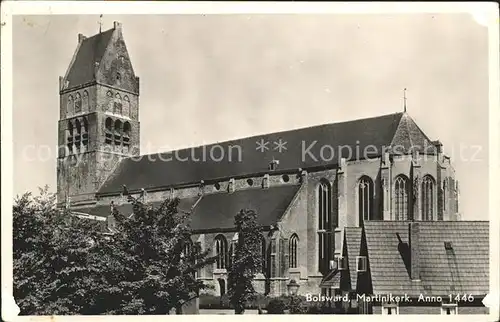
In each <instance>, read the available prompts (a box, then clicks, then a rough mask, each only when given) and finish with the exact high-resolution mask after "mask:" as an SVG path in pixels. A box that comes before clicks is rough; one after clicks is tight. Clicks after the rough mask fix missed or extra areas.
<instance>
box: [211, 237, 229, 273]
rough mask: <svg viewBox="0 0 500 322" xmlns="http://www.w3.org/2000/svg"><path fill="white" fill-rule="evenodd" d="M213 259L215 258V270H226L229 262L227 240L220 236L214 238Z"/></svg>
mask: <svg viewBox="0 0 500 322" xmlns="http://www.w3.org/2000/svg"><path fill="white" fill-rule="evenodd" d="M214 250H215V257H216V262H215V264H216V268H217V269H225V268H227V265H228V262H229V258H228V256H229V253H228V248H227V240H226V238H225V237H224V236H222V235H217V237H215V247H214Z"/></svg>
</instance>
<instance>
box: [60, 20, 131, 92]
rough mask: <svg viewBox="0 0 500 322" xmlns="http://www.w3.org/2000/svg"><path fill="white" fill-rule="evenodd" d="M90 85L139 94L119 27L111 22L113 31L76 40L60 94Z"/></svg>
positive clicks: (119, 25) (81, 36) (79, 37)
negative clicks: (99, 85) (115, 88)
mask: <svg viewBox="0 0 500 322" xmlns="http://www.w3.org/2000/svg"><path fill="white" fill-rule="evenodd" d="M92 82H98V83H100V84H105V85H110V86H113V87H117V88H120V89H123V90H125V91H129V92H132V93H139V81H138V78H137V77H136V76H135V74H134V70H133V68H132V63H131V61H130V56H129V54H128V51H127V47H126V45H125V41H124V39H123V35H122V30H121V24H120V23H117V22H115V24H114V28H113V29H109V30H107V31H104V32H100V33H98V34H96V35H94V36H92V37H89V38H87V37H85V36H83V35H81V34H80V35H79V36H78V47H77V49H76V52H75V55H74V56H73V59H72V61H71V63H70V65H69V67H68V70H67V72H66V75H65V76H64V78H63V83H62V85H61V90H68V89H72V88H75V87H79V86H82V85H84V84H89V83H92Z"/></svg>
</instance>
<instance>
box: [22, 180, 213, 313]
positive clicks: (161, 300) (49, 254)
mask: <svg viewBox="0 0 500 322" xmlns="http://www.w3.org/2000/svg"><path fill="white" fill-rule="evenodd" d="M40 192H41V193H40V196H36V197H33V196H32V195H31V194H29V193H28V194H24V195H23V196H21V197H18V198H17V199H16V200H15V201H14V206H13V228H14V231H13V236H14V240H13V246H14V254H13V255H14V256H13V257H14V263H13V266H14V267H13V268H14V298H15V299H16V303H17V304H18V306H19V307H20V309H21V314H24V315H67V314H93V315H95V314H168V313H169V312H170V310H172V309H178V308H180V307H181V306H182V304H183V303H185V302H187V301H189V300H190V299H192V298H193V297H196V296H197V294H198V293H199V291H200V290H203V289H205V288H206V286H205V285H204V284H203V283H202V282H200V281H197V280H196V278H195V272H196V270H197V269H198V268H199V267H202V266H205V265H208V264H210V263H213V261H214V259H213V258H210V257H208V251H209V250H206V251H205V252H202V251H201V250H200V249H199V247H196V245H193V244H192V242H191V230H190V228H189V221H188V218H187V215H186V214H184V213H179V212H178V211H177V205H178V200H177V199H175V200H166V201H165V202H164V203H163V204H162V205H161V206H160V207H159V208H152V207H150V206H148V205H147V204H143V203H142V202H140V201H138V200H137V199H134V198H130V200H129V201H130V202H131V203H132V204H133V208H134V215H133V216H130V215H128V214H127V215H128V216H125V215H124V214H120V213H119V212H118V211H116V210H115V211H113V217H114V218H115V220H116V232H115V233H114V234H113V235H112V236H109V235H106V234H103V233H102V231H103V229H102V225H99V223H98V222H96V221H93V220H88V219H80V218H78V217H75V216H73V215H72V214H71V213H70V211H68V210H61V209H57V208H56V206H55V197H54V195H52V194H50V193H48V188H44V189H42V190H41V191H40Z"/></svg>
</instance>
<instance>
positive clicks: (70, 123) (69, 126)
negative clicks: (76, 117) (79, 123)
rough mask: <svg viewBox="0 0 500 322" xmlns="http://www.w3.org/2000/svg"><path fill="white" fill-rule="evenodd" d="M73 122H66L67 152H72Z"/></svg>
mask: <svg viewBox="0 0 500 322" xmlns="http://www.w3.org/2000/svg"><path fill="white" fill-rule="evenodd" d="M73 131H74V129H73V123H72V122H71V121H69V122H68V138H67V142H66V144H67V146H68V152H69V153H72V152H73V134H74V133H73Z"/></svg>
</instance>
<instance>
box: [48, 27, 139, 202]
mask: <svg viewBox="0 0 500 322" xmlns="http://www.w3.org/2000/svg"><path fill="white" fill-rule="evenodd" d="M59 94H60V108H59V109H60V116H59V124H58V146H59V153H58V159H57V201H58V204H59V205H62V204H65V203H68V202H71V205H72V207H73V206H86V205H87V206H90V205H92V204H94V203H95V193H96V192H97V190H98V189H99V187H100V186H101V184H102V183H103V182H104V180H106V178H107V177H108V175H109V174H110V173H111V172H112V171H113V170H114V168H115V166H116V165H117V164H118V163H119V161H120V160H121V159H122V158H124V157H128V156H135V155H139V152H140V151H139V125H140V124H139V78H138V77H136V76H135V74H134V70H133V68H132V63H131V61H130V57H129V54H128V51H127V47H126V45H125V42H124V39H123V35H122V27H121V24H120V23H118V22H115V23H114V27H113V29H110V30H107V31H103V32H99V33H98V34H96V35H94V36H92V37H88V38H87V37H85V36H83V35H82V34H79V35H78V45H77V48H76V51H75V54H74V55H73V58H72V60H71V62H70V64H69V67H68V70H67V72H66V74H65V76H64V77H59Z"/></svg>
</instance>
